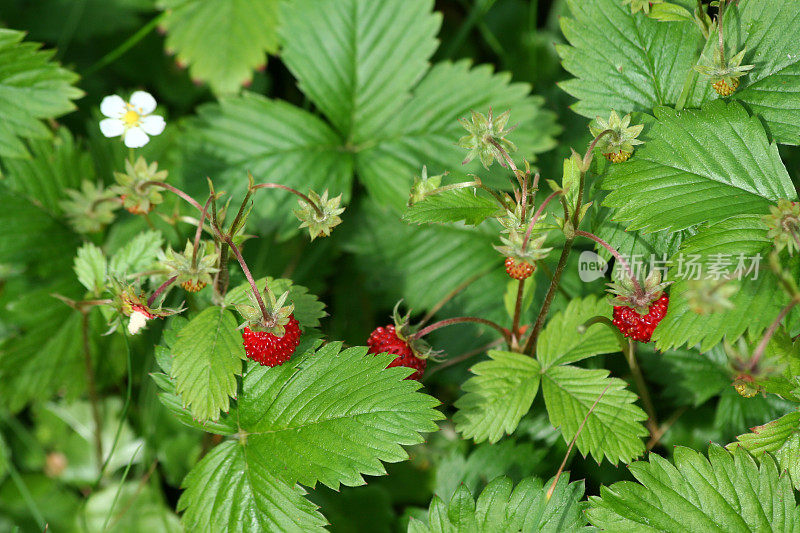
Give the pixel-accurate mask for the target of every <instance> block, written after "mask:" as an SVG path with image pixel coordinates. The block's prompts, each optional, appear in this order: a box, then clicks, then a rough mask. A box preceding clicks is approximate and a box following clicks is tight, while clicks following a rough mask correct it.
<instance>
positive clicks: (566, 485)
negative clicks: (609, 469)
mask: <svg viewBox="0 0 800 533" xmlns="http://www.w3.org/2000/svg"><path fill="white" fill-rule="evenodd" d="M552 484H553V480H552V479H551V480H550V481H548V482H547V483H545V484H542V482H541V480H539V479H537V478H533V477H529V478H525V479H523V480H522V481H520V482H519V483H518V484H517V486H516V487H514V483H513V482H512V481H511V479H509V478H507V477H498V478H496V479H494V480H493V481H492V482H491V483H489V484H488V485H487V486H486V488H485V489H483V492H481V494H480V496H478V500H477V502H476V501H475V500H474V499H473V497H472V494H470V491H469V489H468V488H466V487H465V486H464V485H463V484H462V485H460V486H459V487H458V488H457V489H456V492H455V494H453V497H452V498H450V502H449V503H447V504H446V503H444V502H443V501H442V500H441V499H440V498H439V497H438V496H434V498H433V501H431V505H430V508H429V510H428V516H427V523H423V522H422V521H420V520H417V519H415V518H412V519H411V522H409V524H408V532H409V533H456V532H473V533H512V532H514V533H515V532H519V531H524V532H529V531H542V532H552V533H555V532H557V531H577V530H579V529H581V528H582V527H583V526H585V525H586V518H585V517H584V512H583V510H584V508H585V506H586V504H585V503H584V502H581V498H582V497H583V492H584V487H583V481H576V482H574V483H570V482H569V476H568V475H564V476H561V478H560V479H559V480H558V482H557V483H556V485H555V489H554V490H553V493H552V495H551V496H550V497H549V498H548V497H547V492H548V490H549V489H550V487H551V486H552Z"/></svg>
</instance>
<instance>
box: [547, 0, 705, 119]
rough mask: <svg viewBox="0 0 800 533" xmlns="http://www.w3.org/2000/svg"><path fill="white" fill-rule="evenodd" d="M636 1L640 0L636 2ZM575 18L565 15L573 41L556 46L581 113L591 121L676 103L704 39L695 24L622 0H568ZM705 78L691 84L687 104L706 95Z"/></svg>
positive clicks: (569, 38)
mask: <svg viewBox="0 0 800 533" xmlns="http://www.w3.org/2000/svg"><path fill="white" fill-rule="evenodd" d="M635 1H636V2H637V3H639V2H638V0H635ZM567 5H568V7H569V12H570V13H571V14H572V17H563V18H562V19H561V30H562V31H563V32H564V36H565V37H566V39H567V41H568V42H569V45H556V50H557V51H558V54H559V55H560V56H561V59H562V64H563V66H564V68H565V69H566V70H567V71H568V72H569V73H570V74H572V75H573V76H575V79H571V80H567V81H565V82H562V83H561V84H560V86H561V88H562V89H564V90H565V91H566V92H567V93H569V94H570V95H572V96H574V97H575V98H577V99H578V101H577V102H576V103H575V104H574V105H573V106H572V109H574V110H575V111H576V112H577V113H579V114H581V115H583V116H585V117H587V118H590V119H593V118H594V117H596V116H598V115H599V116H608V113H609V111H610V110H612V109H615V110H616V111H617V112H619V113H631V112H634V111H644V112H651V110H652V109H653V108H655V107H658V106H662V105H672V104H675V103H676V102H677V101H678V98H679V97H680V94H681V92H682V89H683V86H684V82H685V81H686V74H687V72H689V70H690V69H691V68H692V66H693V65H694V64H695V61H696V60H697V56H698V53H699V50H700V49H701V48H702V46H703V44H704V43H705V39H704V38H703V35H702V34H701V33H700V31H699V30H698V29H697V26H695V24H694V23H693V22H689V21H685V22H672V23H667V24H665V23H663V22H659V21H657V20H655V19H652V18H649V17H644V16H642V15H641V14H639V15H637V16H631V7H632V6H625V5H623V4H622V2H621V1H620V0H592V1H591V2H586V1H584V0H567ZM712 94H713V95H714V97H716V94H714V91H713V90H712V89H711V87H710V86H709V85H708V84H707V83H705V82H704V81H699V82H697V83H694V84H690V85H689V86H688V88H687V95H686V97H687V101H688V105H689V106H696V105H698V104H699V103H700V101H702V99H703V98H704V97H705V96H706V95H708V97H709V99H710V97H711V95H712Z"/></svg>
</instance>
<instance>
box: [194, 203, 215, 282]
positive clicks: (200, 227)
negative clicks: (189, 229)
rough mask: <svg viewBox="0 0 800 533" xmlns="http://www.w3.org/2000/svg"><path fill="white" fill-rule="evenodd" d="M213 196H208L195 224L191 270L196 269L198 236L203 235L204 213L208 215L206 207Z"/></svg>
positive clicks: (198, 245)
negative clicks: (198, 220)
mask: <svg viewBox="0 0 800 533" xmlns="http://www.w3.org/2000/svg"><path fill="white" fill-rule="evenodd" d="M213 198H214V197H213V196H209V197H208V200H206V205H204V206H203V210H202V211H200V222H198V223H197V231H195V232H194V248H193V249H192V268H193V269H196V268H197V249H198V248H199V247H200V236H201V235H202V234H203V224H204V223H205V221H206V213H208V206H209V204H210V203H211V200H212V199H213Z"/></svg>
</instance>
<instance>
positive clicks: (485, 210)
mask: <svg viewBox="0 0 800 533" xmlns="http://www.w3.org/2000/svg"><path fill="white" fill-rule="evenodd" d="M501 213H502V210H501V209H500V208H499V207H498V205H497V203H496V202H495V201H494V200H491V199H489V198H486V197H484V196H478V194H477V193H476V192H475V191H474V190H469V189H454V190H450V191H444V192H440V193H437V194H433V195H429V196H427V197H425V198H424V199H423V200H420V201H418V202H416V203H414V205H412V206H411V207H409V208H408V209H407V210H406V212H405V213H403V220H405V221H406V222H410V223H416V224H429V223H448V222H450V223H452V222H461V221H463V222H464V223H465V224H467V225H471V226H477V225H478V224H480V223H481V222H483V221H484V220H486V219H487V218H489V217H492V216H497V215H499V214H501Z"/></svg>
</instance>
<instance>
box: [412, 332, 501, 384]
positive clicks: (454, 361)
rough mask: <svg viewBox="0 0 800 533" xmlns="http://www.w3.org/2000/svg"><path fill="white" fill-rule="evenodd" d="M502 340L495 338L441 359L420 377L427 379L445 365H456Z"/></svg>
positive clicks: (497, 344) (498, 343) (493, 346)
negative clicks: (440, 362) (439, 362)
mask: <svg viewBox="0 0 800 533" xmlns="http://www.w3.org/2000/svg"><path fill="white" fill-rule="evenodd" d="M502 342H503V339H495V340H493V341H492V342H490V343H488V344H485V345H483V346H481V347H480V348H476V349H474V350H470V351H469V352H466V353H464V354H461V355H459V356H458V357H451V358H448V359H447V361H443V362H442V364H440V365H437V366H435V367H434V368H432V369H430V370H427V371H425V376H423V378H422V379H423V380H424V381H427V380H428V378H430V377H431V375H432V374H435V373H436V372H439V371H440V370H444V369H445V368H447V367H450V366H453V365H457V364H458V363H460V362H462V361H466V360H467V359H469V358H470V357H475V356H476V355H480V354H482V353H485V352H487V351H488V350H491V349H492V348H495V347H497V346H499V345H500V344H501V343H502Z"/></svg>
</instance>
